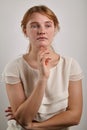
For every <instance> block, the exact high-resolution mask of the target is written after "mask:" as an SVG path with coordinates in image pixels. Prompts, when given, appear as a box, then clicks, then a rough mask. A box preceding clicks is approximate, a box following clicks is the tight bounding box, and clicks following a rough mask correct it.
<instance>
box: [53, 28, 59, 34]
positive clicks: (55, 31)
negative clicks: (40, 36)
mask: <svg viewBox="0 0 87 130" xmlns="http://www.w3.org/2000/svg"><path fill="white" fill-rule="evenodd" d="M57 32H58V30H57V28H55V30H54V36H55V35H56V34H57Z"/></svg>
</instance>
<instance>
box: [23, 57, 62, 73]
mask: <svg viewBox="0 0 87 130" xmlns="http://www.w3.org/2000/svg"><path fill="white" fill-rule="evenodd" d="M21 59H22V60H23V62H24V63H25V64H26V65H27V66H28V68H30V69H31V70H34V71H39V70H38V69H36V68H34V67H32V66H31V65H30V64H29V63H28V62H27V61H26V60H25V59H24V57H23V55H22V57H21ZM60 62H61V56H60V58H59V61H58V63H57V65H56V66H54V67H53V68H51V69H50V70H54V69H55V68H56V67H57V66H58V65H59V64H60Z"/></svg>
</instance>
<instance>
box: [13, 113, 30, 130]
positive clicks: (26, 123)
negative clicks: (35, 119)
mask: <svg viewBox="0 0 87 130" xmlns="http://www.w3.org/2000/svg"><path fill="white" fill-rule="evenodd" d="M14 115H15V116H14V117H15V120H16V121H17V122H18V123H19V124H20V125H21V126H22V127H23V128H24V129H31V128H32V121H29V120H26V118H24V117H23V116H22V114H20V113H18V112H16V113H15V114H14Z"/></svg>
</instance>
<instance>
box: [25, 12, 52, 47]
mask: <svg viewBox="0 0 87 130" xmlns="http://www.w3.org/2000/svg"><path fill="white" fill-rule="evenodd" d="M25 32H26V36H27V37H28V38H29V41H30V44H31V46H32V47H33V48H35V47H38V48H39V47H41V46H43V47H48V46H50V45H51V43H52V40H53V38H54V34H55V27H54V23H53V21H52V20H50V19H49V18H48V17H47V16H45V15H42V14H40V13H33V14H32V16H31V19H30V20H29V22H28V23H27V25H26V30H25Z"/></svg>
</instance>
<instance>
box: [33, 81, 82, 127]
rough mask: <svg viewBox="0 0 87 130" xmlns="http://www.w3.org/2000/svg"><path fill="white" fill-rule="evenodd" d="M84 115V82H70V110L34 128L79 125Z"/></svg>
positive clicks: (35, 124)
mask: <svg viewBox="0 0 87 130" xmlns="http://www.w3.org/2000/svg"><path fill="white" fill-rule="evenodd" d="M81 114H82V81H81V80H79V81H70V82H69V99H68V108H67V110H66V111H64V112H61V113H60V114H57V115H55V116H53V117H52V118H50V119H48V120H47V121H44V122H41V123H34V124H33V127H49V126H57V127H67V126H72V125H77V124H78V123H79V121H80V118H81Z"/></svg>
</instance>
